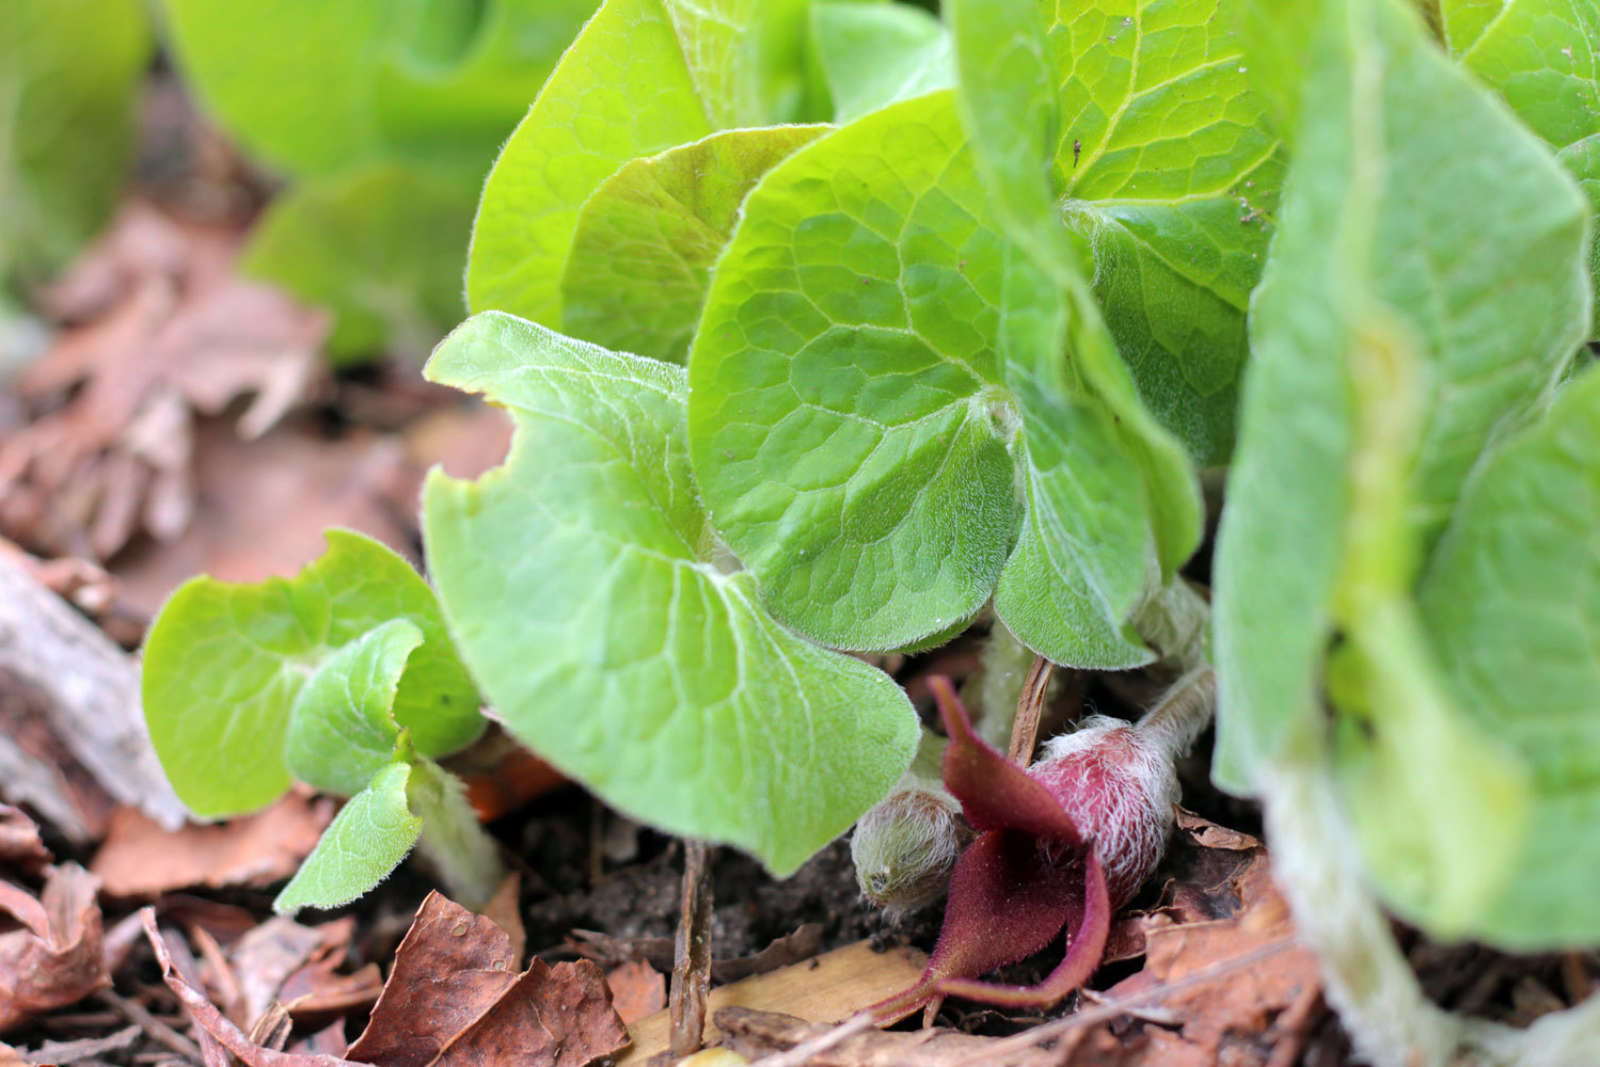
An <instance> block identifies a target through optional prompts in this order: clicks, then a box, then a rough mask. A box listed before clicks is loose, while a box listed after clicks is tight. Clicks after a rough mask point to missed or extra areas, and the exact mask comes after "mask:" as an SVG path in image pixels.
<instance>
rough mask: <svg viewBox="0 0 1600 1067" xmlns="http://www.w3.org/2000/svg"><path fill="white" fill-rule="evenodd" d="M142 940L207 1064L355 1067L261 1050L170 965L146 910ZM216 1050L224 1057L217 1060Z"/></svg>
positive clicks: (151, 911)
mask: <svg viewBox="0 0 1600 1067" xmlns="http://www.w3.org/2000/svg"><path fill="white" fill-rule="evenodd" d="M140 917H141V921H142V923H143V925H144V932H145V936H146V937H148V938H149V939H150V947H151V948H152V949H154V950H155V954H156V961H157V962H158V963H159V964H160V965H161V976H162V978H163V979H164V980H165V981H166V983H167V988H169V989H171V990H172V992H173V993H174V994H176V995H177V997H178V1001H179V1002H180V1003H181V1004H182V1005H183V1009H184V1011H186V1012H188V1014H189V1018H191V1019H193V1020H194V1023H195V1026H196V1027H198V1030H199V1035H200V1036H201V1038H202V1041H201V1048H202V1049H203V1050H205V1052H206V1059H207V1062H208V1064H209V1063H212V1062H221V1063H224V1064H225V1063H227V1062H228V1061H227V1059H226V1057H227V1056H234V1057H237V1058H238V1059H239V1060H241V1061H242V1062H244V1063H245V1064H246V1067H355V1064H354V1063H353V1061H351V1060H347V1059H343V1058H341V1057H338V1056H329V1055H323V1054H317V1053H300V1052H276V1051H274V1050H272V1049H268V1048H262V1047H261V1046H260V1045H258V1044H256V1043H255V1042H253V1041H251V1040H250V1039H249V1038H248V1037H246V1036H245V1034H244V1032H243V1031H242V1030H240V1029H239V1027H238V1026H236V1025H235V1024H234V1023H233V1021H232V1020H230V1019H229V1018H228V1017H227V1016H226V1015H224V1014H222V1012H221V1011H220V1010H219V1009H218V1008H217V1006H216V1005H214V1004H212V1003H211V1001H209V1000H207V999H206V997H205V995H204V994H203V993H201V992H200V991H199V990H197V989H195V988H194V986H192V985H190V984H189V982H188V981H186V980H185V979H184V978H183V976H182V975H180V974H179V973H178V971H177V969H176V967H175V966H174V965H173V958H172V946H171V945H170V944H168V942H167V940H166V938H165V937H164V936H163V935H162V933H161V931H160V930H158V929H157V928H156V913H155V910H154V909H153V908H145V909H144V910H143V911H142V912H141V913H140ZM217 1050H222V1053H223V1055H222V1056H220V1057H219V1056H218V1055H217Z"/></svg>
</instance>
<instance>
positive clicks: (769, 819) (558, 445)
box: [423, 312, 917, 874]
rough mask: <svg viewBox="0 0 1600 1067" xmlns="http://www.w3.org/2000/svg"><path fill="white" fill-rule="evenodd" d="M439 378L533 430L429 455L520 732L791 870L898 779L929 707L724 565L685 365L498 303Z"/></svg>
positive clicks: (648, 808) (432, 491) (437, 545)
mask: <svg viewBox="0 0 1600 1067" xmlns="http://www.w3.org/2000/svg"><path fill="white" fill-rule="evenodd" d="M427 373H428V375H429V376H430V377H431V378H432V379H433V380H435V381H439V382H443V383H446V384H450V385H454V386H456V387H457V388H461V389H466V390H469V391H473V392H482V393H485V394H486V395H487V396H488V398H489V399H490V400H491V401H492V402H494V403H496V404H499V405H501V406H503V407H505V408H507V409H508V410H509V411H510V412H511V414H512V416H513V417H514V418H515V420H516V424H517V435H516V438H515V440H514V443H513V445H512V449H511V453H510V455H509V456H508V458H507V460H506V464H505V465H504V466H503V467H501V468H499V469H497V470H494V471H491V472H490V473H489V474H487V475H485V476H484V477H483V478H481V479H479V480H478V481H477V482H475V483H472V482H461V481H456V480H454V479H451V478H449V477H447V476H445V475H443V474H442V473H440V472H438V471H435V472H434V473H433V474H432V475H431V476H430V477H429V480H428V483H427V487H426V489H425V491H424V508H423V517H424V527H425V530H426V533H427V544H428V558H429V563H430V570H431V573H432V574H433V575H434V577H435V581H436V582H437V583H438V588H439V592H440V597H441V600H442V602H443V604H444V607H445V612H446V615H447V617H448V618H449V620H450V625H451V629H452V632H453V633H454V634H455V636H456V639H457V640H458V642H459V643H460V646H461V648H462V650H463V653H464V655H465V656H466V658H467V661H468V662H469V663H470V664H471V665H472V667H473V672H474V675H475V676H476V677H477V678H478V679H479V680H480V681H481V682H482V683H483V685H484V688H485V691H486V692H487V693H488V694H489V696H490V698H491V699H492V701H493V702H494V705H495V707H496V709H497V710H498V712H499V714H500V715H501V717H502V720H503V722H504V723H505V725H506V727H507V728H508V729H509V730H510V731H511V732H512V733H514V734H515V735H516V736H517V737H519V738H520V739H521V740H523V741H524V742H525V743H526V744H528V745H529V746H530V747H531V748H533V749H534V750H535V751H537V752H538V753H539V754H540V755H541V756H543V757H545V758H546V759H548V760H550V762H551V763H553V764H554V765H556V766H557V767H559V768H561V769H562V770H563V771H565V772H566V773H567V774H570V775H572V776H573V777H574V778H577V779H578V780H580V781H582V782H583V783H584V784H585V785H586V786H588V787H589V788H590V789H592V790H593V791H594V792H595V793H596V794H597V795H598V796H600V797H602V798H604V799H605V800H606V802H607V803H609V804H612V805H614V806H616V807H617V808H619V809H621V810H623V811H625V812H628V813H630V814H631V815H633V816H635V817H637V818H640V819H643V820H646V821H648V822H650V823H651V824H653V825H656V826H659V827H662V828H663V829H665V830H667V831H669V832H673V833H679V834H685V835H690V836H696V837H705V838H710V839H713V840H718V841H725V842H728V843H731V844H734V845H737V846H738V847H740V848H743V849H746V850H748V851H750V852H752V853H754V854H755V855H756V856H757V857H759V858H760V859H761V860H762V862H764V863H765V864H766V865H767V866H768V867H769V868H770V869H771V870H773V871H774V872H776V873H779V874H785V873H788V872H790V871H792V870H794V869H795V868H796V867H797V866H799V864H800V863H801V862H802V861H803V860H805V859H806V858H807V857H808V856H810V855H811V854H812V853H813V852H815V851H816V850H817V849H818V848H820V847H822V845H824V844H826V843H827V841H828V840H830V839H831V838H832V837H834V836H835V835H837V834H838V833H840V832H842V831H843V830H844V829H845V828H846V827H848V826H849V825H850V823H851V822H852V821H854V819H855V818H856V817H857V816H858V815H860V814H861V813H862V812H863V811H865V810H866V809H867V807H869V806H870V805H871V804H872V803H874V802H875V801H877V800H878V799H879V798H880V797H881V796H882V795H883V794H884V793H885V792H886V791H887V790H888V789H889V787H890V786H891V785H892V784H893V783H894V781H895V779H896V778H897V777H898V776H899V774H900V773H901V771H903V770H904V769H905V767H906V766H907V764H909V762H910V760H911V756H912V752H913V750H914V749H915V747H916V742H917V720H916V716H915V715H914V714H913V713H912V711H911V708H910V705H909V704H908V703H907V701H906V698H905V695H904V693H902V692H901V691H900V689H899V687H898V686H896V685H895V684H894V683H893V682H891V681H890V680H889V678H888V677H887V676H885V675H884V674H882V673H881V672H879V671H877V670H875V669H873V668H871V667H869V666H867V665H866V664H865V663H862V662H860V661H859V660H856V659H853V658H851V657H848V656H842V655H839V654H838V653H834V652H828V651H825V650H823V649H820V648H817V647H815V646H813V645H810V644H808V643H806V642H805V641H802V640H800V639H799V638H797V637H796V636H794V635H793V634H792V633H790V632H789V631H788V630H786V629H784V628H783V627H782V626H780V625H779V624H778V623H777V622H775V621H774V620H773V619H772V618H771V617H770V616H768V615H767V613H766V611H765V610H764V609H763V608H762V607H761V605H760V603H759V602H758V601H757V599H756V597H755V587H754V582H753V581H752V580H751V578H750V576H749V575H748V574H747V573H744V572H734V573H727V572H726V571H725V570H723V569H722V568H721V567H719V566H718V560H719V559H725V558H726V557H725V553H723V552H720V551H719V549H718V546H717V545H716V543H715V540H714V538H713V536H712V534H711V531H710V528H709V525H708V523H707V519H706V515H705V513H704V511H703V510H702V509H701V506H700V504H699V501H698V499H697V496H696V493H695V486H694V482H693V479H692V478H691V476H690V471H689V462H688V454H687V453H688V449H687V446H686V443H685V440H684V436H685V428H684V422H685V414H684V403H685V396H686V391H687V382H686V380H685V375H684V372H683V370H682V369H681V368H678V367H674V366H672V365H670V364H664V363H657V362H655V361H652V360H646V359H642V358H640V357H637V356H628V355H620V354H615V353H612V352H609V351H606V350H605V349H601V348H598V347H596V346H593V345H589V344H585V343H583V342H579V341H574V340H571V339H569V338H565V337H562V336H561V335H559V334H555V333H552V332H551V331H549V330H546V329H544V328H543V327H540V326H537V325H535V324H533V323H530V322H526V321H524V320H520V319H517V318H515V317H513V316H510V315H506V314H503V313H497V312H489V313H483V314H479V315H476V316H474V317H473V318H471V319H469V320H468V321H467V322H466V323H465V324H464V325H463V326H461V327H460V328H459V329H457V330H456V332H455V333H453V334H452V335H451V336H450V337H449V338H448V339H447V340H446V341H445V342H444V344H443V345H441V346H440V348H439V350H438V351H437V352H436V353H435V355H434V357H433V359H432V361H430V363H429V364H428V368H427Z"/></svg>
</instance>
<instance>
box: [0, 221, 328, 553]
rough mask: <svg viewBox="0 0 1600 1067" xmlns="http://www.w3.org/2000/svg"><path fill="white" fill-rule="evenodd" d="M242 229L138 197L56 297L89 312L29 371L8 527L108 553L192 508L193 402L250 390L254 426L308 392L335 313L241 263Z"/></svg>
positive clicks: (199, 406) (6, 470)
mask: <svg viewBox="0 0 1600 1067" xmlns="http://www.w3.org/2000/svg"><path fill="white" fill-rule="evenodd" d="M237 243H238V234H237V232H235V231H232V230H222V229H218V228H215V227H203V226H195V225H187V224H183V223H179V222H177V221H175V220H172V219H169V218H167V217H166V216H163V215H161V214H160V213H158V212H156V211H154V210H152V209H150V208H148V207H143V206H139V205H134V206H131V207H130V208H129V209H128V210H126V211H124V213H123V214H122V216H121V218H120V220H119V222H118V223H117V225H116V226H115V227H114V228H113V230H112V231H111V232H110V233H109V234H108V235H107V236H106V238H105V239H104V240H102V241H101V242H100V244H98V245H97V246H96V247H95V248H93V249H91V250H90V251H89V252H88V253H87V254H86V256H85V257H84V259H83V260H82V261H81V262H80V263H79V265H78V266H77V268H76V269H74V270H73V271H72V272H71V273H70V274H69V275H68V276H67V278H66V279H65V280H64V281H63V282H62V284H61V285H60V286H58V287H57V289H56V290H55V291H54V293H53V295H52V296H51V297H50V298H47V304H48V305H50V306H51V307H52V308H53V309H54V310H55V311H56V312H57V313H58V315H60V316H61V317H63V318H68V319H75V320H80V324H78V325H74V326H72V327H70V328H68V329H67V330H65V331H63V333H62V334H61V336H60V338H59V339H58V340H57V341H56V343H55V344H54V346H53V347H52V348H51V349H50V350H48V351H47V352H46V353H45V354H44V356H43V357H42V358H41V359H40V360H39V361H38V362H36V363H35V364H34V365H33V366H32V367H30V368H28V370H27V371H26V372H25V373H24V374H23V375H22V377H21V378H20V380H19V382H18V393H19V395H20V396H21V397H22V398H23V400H24V401H26V402H27V403H28V404H29V405H30V406H31V408H32V409H33V411H34V412H35V414H36V418H35V419H34V421H33V422H32V423H31V424H29V425H28V426H26V427H24V428H23V429H22V430H20V431H19V432H17V433H15V434H12V435H10V437H9V438H7V439H6V440H4V441H0V486H3V487H4V488H5V492H4V493H3V494H0V498H3V500H4V505H3V507H0V528H3V529H5V530H6V531H7V532H8V533H9V534H10V535H11V536H13V537H15V538H16V539H17V540H18V541H21V542H23V543H24V544H27V545H29V546H31V547H34V548H38V549H42V550H45V551H48V552H49V553H51V554H53V555H74V556H86V557H90V558H92V559H96V560H105V559H107V558H109V557H110V556H111V555H112V554H114V553H115V552H117V551H118V550H119V549H121V548H122V547H123V546H124V545H126V544H127V543H128V541H129V539H130V538H131V537H132V536H133V535H134V534H135V533H137V532H138V531H139V530H141V529H144V530H148V531H149V532H150V533H152V534H154V535H155V536H157V537H162V538H171V537H174V536H176V535H177V534H178V533H179V532H181V530H182V528H183V527H184V525H186V523H187V521H188V516H189V514H190V513H191V512H192V510H193V489H192V481H193V480H192V478H191V477H190V473H189V467H190V463H191V457H192V455H193V441H192V428H191V424H192V415H191V412H195V411H198V412H201V413H210V414H216V413H220V412H221V411H222V410H223V409H224V408H226V407H227V406H228V405H229V404H230V403H231V402H232V401H233V400H235V399H237V398H239V397H244V396H249V397H251V402H250V404H249V407H248V408H247V409H246V411H245V412H244V414H243V415H242V416H241V418H240V420H239V431H240V433H241V434H243V435H244V436H246V437H255V436H259V435H260V434H261V433H263V432H264V431H265V430H266V429H267V428H268V427H270V426H271V425H272V424H273V423H274V422H276V421H277V420H278V419H279V418H281V417H282V415H283V414H284V412H286V411H287V410H288V409H289V408H290V407H292V406H293V405H294V404H295V403H297V402H298V401H299V400H300V399H302V398H303V396H304V395H305V393H306V390H307V388H308V386H309V383H310V381H311V379H312V377H313V375H314V374H315V373H316V371H317V369H318V368H319V367H320V365H321V361H320V356H319V352H320V348H321V344H322V340H323V338H324V337H326V335H327V331H328V327H329V318H328V316H327V314H326V313H325V312H321V311H314V310H310V309H307V308H303V307H301V306H299V305H298V304H296V303H294V302H293V301H292V300H290V299H289V298H288V297H287V296H285V295H284V294H283V293H281V292H280V291H278V290H277V289H274V288H272V287H270V286H266V285H263V284H261V283H258V282H249V281H244V280H242V279H240V278H238V277H236V276H235V275H234V274H233V273H232V272H231V260H232V258H233V255H234V253H235V252H236V250H237Z"/></svg>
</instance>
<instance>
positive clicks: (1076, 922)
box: [934, 852, 1111, 1008]
mask: <svg viewBox="0 0 1600 1067" xmlns="http://www.w3.org/2000/svg"><path fill="white" fill-rule="evenodd" d="M1110 933H1111V896H1110V894H1109V893H1108V892H1107V890H1106V876H1105V871H1104V869H1103V868H1102V867H1101V866H1100V860H1099V859H1098V858H1097V857H1096V856H1095V855H1094V853H1093V852H1090V853H1089V857H1088V862H1087V863H1085V864H1084V881H1083V902H1082V904H1081V905H1079V906H1078V907H1077V909H1076V915H1075V916H1074V917H1073V922H1072V928H1071V930H1070V931H1069V932H1068V935H1067V936H1068V938H1069V940H1068V941H1067V955H1066V958H1065V959H1063V960H1062V961H1061V963H1060V964H1059V965H1058V966H1057V967H1056V969H1055V970H1053V971H1051V972H1050V973H1049V974H1048V975H1046V976H1045V979H1044V981H1042V982H1040V983H1039V984H1038V985H1033V986H1018V985H1000V984H999V983H995V982H982V981H979V980H977V979H975V978H942V979H939V980H938V981H937V982H935V983H934V992H935V993H937V994H939V995H942V996H951V997H965V998H966V999H967V1000H976V1001H979V1002H981V1003H984V1004H994V1005H997V1006H999V1007H1009V1008H1031V1007H1039V1008H1044V1007H1049V1006H1050V1005H1052V1004H1055V1003H1057V1002H1059V1001H1060V1000H1061V998H1063V997H1065V996H1066V995H1067V994H1068V993H1070V992H1072V991H1073V990H1074V989H1077V988H1079V987H1081V986H1082V985H1083V983H1085V982H1087V981H1088V980H1089V979H1090V977H1091V976H1092V975H1093V974H1094V972H1095V969H1096V968H1098V967H1099V966H1100V959H1101V957H1102V956H1104V955H1105V951H1106V938H1107V937H1109V936H1110Z"/></svg>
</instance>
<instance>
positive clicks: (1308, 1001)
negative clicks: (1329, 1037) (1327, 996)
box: [1267, 982, 1322, 1067]
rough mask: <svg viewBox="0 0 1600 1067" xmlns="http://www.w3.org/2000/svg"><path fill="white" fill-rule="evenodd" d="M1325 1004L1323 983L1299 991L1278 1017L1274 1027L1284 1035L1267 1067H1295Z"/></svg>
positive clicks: (1273, 1051) (1280, 1038) (1274, 1049)
mask: <svg viewBox="0 0 1600 1067" xmlns="http://www.w3.org/2000/svg"><path fill="white" fill-rule="evenodd" d="M1321 1003H1322V986H1321V985H1319V984H1317V983H1315V982H1313V983H1312V984H1311V985H1308V986H1306V987H1305V988H1304V989H1302V990H1301V991H1300V995H1299V996H1298V997H1296V998H1295V1001H1294V1003H1293V1004H1290V1005H1289V1007H1288V1008H1287V1009H1285V1010H1284V1012H1283V1013H1282V1014H1281V1015H1279V1016H1278V1022H1277V1025H1276V1026H1275V1027H1274V1029H1276V1030H1277V1031H1278V1033H1279V1034H1280V1035H1281V1036H1280V1037H1279V1038H1278V1042H1277V1044H1276V1046H1275V1047H1274V1048H1273V1050H1272V1058H1271V1059H1269V1060H1268V1061H1267V1067H1294V1065H1295V1064H1296V1063H1299V1062H1300V1053H1301V1051H1303V1050H1304V1049H1305V1047H1306V1041H1307V1039H1308V1038H1309V1037H1310V1036H1311V1027H1312V1025H1313V1024H1314V1023H1315V1022H1316V1021H1317V1020H1318V1019H1320V1018H1321V1017H1322V1013H1321V1012H1320V1011H1318V1010H1317V1009H1318V1007H1319V1006H1320V1005H1321Z"/></svg>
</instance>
